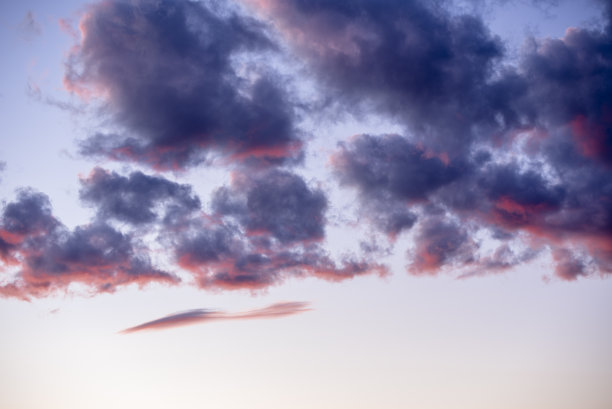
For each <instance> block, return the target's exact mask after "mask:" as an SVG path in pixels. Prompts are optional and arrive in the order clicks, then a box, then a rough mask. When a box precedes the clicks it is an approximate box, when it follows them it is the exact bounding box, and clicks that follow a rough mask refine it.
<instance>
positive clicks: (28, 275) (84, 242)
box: [0, 0, 612, 325]
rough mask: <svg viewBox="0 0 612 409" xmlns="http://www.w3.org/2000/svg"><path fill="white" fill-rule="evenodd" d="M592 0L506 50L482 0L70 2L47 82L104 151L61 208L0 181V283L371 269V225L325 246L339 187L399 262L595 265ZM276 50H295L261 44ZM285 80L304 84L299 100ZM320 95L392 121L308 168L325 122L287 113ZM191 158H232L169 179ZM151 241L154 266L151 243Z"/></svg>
mask: <svg viewBox="0 0 612 409" xmlns="http://www.w3.org/2000/svg"><path fill="white" fill-rule="evenodd" d="M606 7H607V8H604V13H603V19H604V20H603V24H602V25H601V26H599V27H596V26H594V27H591V28H569V29H568V30H567V31H566V33H565V35H564V36H563V37H562V38H547V39H538V38H534V37H531V38H528V39H527V41H526V45H525V47H524V48H523V50H522V52H521V55H520V56H519V58H515V59H510V58H508V57H507V55H506V50H505V48H504V42H503V39H501V38H499V37H497V36H495V35H494V34H492V33H491V31H490V30H489V28H488V27H487V22H486V21H485V20H484V19H483V17H482V16H479V15H475V14H474V15H471V14H461V13H459V12H457V8H456V7H453V4H452V2H450V1H436V2H424V1H414V0H387V1H375V0H355V1H352V2H345V1H340V0H321V1H304V0H283V1H281V0H242V1H240V2H239V3H227V4H220V3H218V2H213V1H210V2H209V1H202V2H189V1H172V2H170V1H159V2H149V1H144V0H142V1H141V0H138V1H133V2H124V1H118V0H117V1H111V0H108V1H103V2H100V3H96V4H94V5H91V6H89V7H87V8H86V11H85V12H84V14H83V16H82V19H81V21H80V24H79V27H80V37H78V38H77V39H76V41H77V42H76V44H75V45H74V47H73V48H72V49H71V50H70V52H69V54H68V59H67V63H66V72H65V80H64V83H65V86H66V88H67V90H68V92H70V93H73V94H75V95H77V96H78V97H79V98H82V99H83V101H84V103H85V104H90V105H92V106H95V107H97V108H99V109H98V110H96V111H95V112H96V113H97V116H96V120H97V124H98V125H96V126H93V127H92V129H93V131H92V132H91V134H89V135H87V136H86V137H85V138H84V139H82V138H81V139H80V142H79V147H80V150H81V152H82V153H83V154H84V155H85V156H91V155H93V156H96V157H98V158H103V159H108V160H113V161H119V162H122V164H123V165H124V166H125V167H124V171H122V172H116V171H110V170H106V169H105V168H104V165H101V166H99V167H96V168H94V169H93V170H92V171H91V173H90V174H89V175H88V176H86V177H83V178H81V180H80V183H81V190H80V199H81V201H82V204H83V205H85V206H89V207H91V208H93V209H94V212H95V215H94V217H93V218H92V220H91V221H90V222H89V223H87V224H84V225H81V226H78V227H76V228H74V229H68V228H67V227H66V226H64V225H63V224H62V222H61V221H59V220H57V218H55V217H54V216H53V212H52V209H51V203H50V201H49V199H48V198H47V196H45V195H44V194H43V193H39V192H35V191H32V190H28V189H22V190H21V191H19V192H18V193H17V197H16V199H15V200H13V201H9V202H8V203H5V204H4V206H3V208H2V218H1V224H0V258H1V260H2V263H3V268H4V272H3V273H2V281H0V294H2V295H3V296H13V297H20V298H24V299H29V298H32V297H42V296H46V295H49V294H52V293H53V292H55V291H70V290H71V289H72V288H73V287H74V286H72V284H73V283H74V284H76V286H77V287H78V286H81V287H83V286H84V287H85V288H86V289H87V290H88V291H90V292H92V293H96V292H100V291H114V290H115V289H116V288H118V287H121V286H124V285H128V284H131V283H136V284H139V285H144V284H147V283H150V282H161V283H166V284H176V283H178V282H179V281H181V282H186V283H189V284H191V285H195V286H197V287H200V288H203V289H246V290H250V291H253V290H258V289H262V288H266V287H268V286H271V285H276V284H279V283H282V282H283V281H284V280H286V279H289V278H300V277H319V278H323V279H327V280H330V281H340V280H344V279H350V278H353V277H355V276H359V275H364V274H378V275H385V274H387V273H388V270H389V268H388V267H387V266H386V265H385V264H384V262H383V261H381V259H380V258H382V257H383V255H381V252H380V251H376V246H375V245H367V244H364V243H362V246H361V247H359V248H358V249H357V250H355V251H353V252H352V253H350V252H349V253H346V254H344V255H341V256H338V255H337V254H332V253H333V252H332V251H330V250H331V248H332V247H334V244H335V243H331V242H330V237H329V230H330V225H333V227H334V228H338V227H339V228H340V229H342V228H347V229H351V228H353V227H355V226H350V222H346V220H349V219H350V217H348V216H347V218H345V219H343V218H339V217H335V216H334V217H332V216H330V213H333V214H336V213H337V209H338V207H337V206H338V203H335V202H334V199H333V198H334V197H336V196H337V195H334V194H330V193H335V192H336V189H338V188H343V189H348V190H349V191H351V192H352V193H353V194H354V195H355V197H356V202H355V203H353V205H354V206H355V207H356V209H357V210H356V212H357V214H358V216H359V217H360V220H364V221H365V223H363V224H361V225H360V226H358V227H360V228H363V229H365V230H367V232H368V233H367V234H368V236H369V238H371V239H372V243H375V242H380V241H381V240H382V241H386V242H387V244H385V245H384V246H387V247H388V248H389V249H391V250H389V251H396V252H397V251H399V252H405V253H406V258H405V268H406V270H407V271H408V272H409V273H410V274H415V275H422V274H427V275H435V274H438V273H440V272H448V273H451V274H453V275H456V276H457V277H470V276H474V275H479V274H486V273H492V272H502V271H508V270H510V269H512V268H514V267H516V266H518V265H520V264H523V263H526V262H528V261H531V260H534V259H535V258H536V257H540V256H542V257H549V260H550V263H551V265H550V271H551V272H554V273H555V274H556V275H557V276H558V277H559V278H560V279H564V280H575V279H578V278H581V277H586V276H593V275H599V276H609V274H610V273H612V234H611V232H612V102H611V101H612V57H611V56H612V53H611V52H610V50H612V19H611V16H612V9H610V6H609V5H608V6H606ZM283 59H284V60H283ZM288 60H293V62H294V63H295V66H298V67H299V68H298V69H295V66H291V67H290V66H285V65H283V64H282V63H280V62H279V61H288ZM281 72H282V74H281ZM305 76H307V80H308V82H303V81H302V79H303V78H304V77H305ZM295 84H298V85H300V84H301V85H302V86H305V85H304V84H309V85H307V86H305V87H312V89H311V90H310V91H311V93H313V94H316V96H315V97H314V99H315V100H316V102H319V101H323V102H324V103H321V104H320V103H312V99H310V100H308V101H304V100H302V98H303V96H304V95H303V94H301V93H298V92H296V89H297V88H299V87H295V86H294V85H295ZM321 107H323V108H321ZM320 109H322V110H324V111H325V112H320V111H318V110H320ZM322 113H324V114H330V113H331V115H329V116H331V117H334V118H336V117H338V118H341V120H344V119H346V118H350V119H349V120H350V121H353V122H354V123H355V124H357V125H359V124H360V123H361V122H360V121H359V119H360V117H361V116H368V117H372V116H374V117H378V118H383V119H384V121H387V122H391V123H393V124H395V125H397V126H399V129H401V132H398V131H395V133H381V134H371V133H366V132H363V133H358V134H357V135H344V137H345V138H344V140H343V141H342V142H341V143H340V144H339V145H338V146H336V147H335V148H334V149H333V153H332V154H331V156H330V157H329V162H328V163H329V164H330V166H328V167H324V166H320V168H319V169H316V170H315V171H312V170H311V172H310V173H308V171H305V169H304V168H303V167H302V165H303V162H301V160H302V159H303V158H304V157H305V156H306V155H307V154H309V153H310V152H309V151H308V149H309V143H308V142H309V141H310V140H312V139H313V138H318V139H320V140H324V138H325V137H326V135H325V134H315V135H308V133H307V132H306V131H305V130H304V129H302V125H303V124H302V122H301V120H302V119H303V116H305V115H307V114H313V115H315V116H316V117H317V118H325V117H326V116H325V115H319V114H322ZM339 113H340V114H342V115H337V114H339ZM343 115H344V116H343ZM320 125H321V127H320V128H321V129H322V128H324V127H325V125H330V123H325V122H323V123H322V124H320ZM307 135H308V137H306V136H307ZM136 166H141V167H142V168H143V169H148V171H145V172H143V171H136V170H132V169H131V168H132V167H136ZM198 166H218V167H219V169H222V170H226V171H227V172H231V180H230V182H229V183H227V184H225V185H222V184H221V183H220V184H219V185H217V186H214V187H213V188H215V189H214V190H213V189H209V191H210V190H212V191H213V193H212V194H211V195H210V197H200V196H198V194H197V193H196V192H197V186H196V185H193V186H192V185H189V184H188V183H186V182H185V183H183V182H181V181H180V179H181V175H182V174H181V173H180V172H183V171H186V170H187V169H191V168H194V167H198ZM330 170H331V172H330ZM151 171H157V173H156V174H152V173H147V172H151ZM167 171H172V172H173V173H172V174H173V175H174V180H177V179H178V180H179V181H178V182H177V181H173V180H170V179H168V178H167V177H166V176H167V175H164V172H167ZM306 175H315V176H309V177H307V176H306ZM334 212H336V213H334ZM345 222H346V226H343V225H342V223H345ZM350 231H354V229H353V230H350ZM162 233H163V234H162ZM384 246H383V247H384ZM160 247H161V248H163V251H164V254H163V258H164V263H163V265H164V266H165V267H164V268H160V267H157V264H159V263H157V261H156V260H152V259H151V255H152V254H154V253H155V251H157V250H159V249H160ZM214 314H218V313H210V312H206V311H199V310H198V311H192V312H189V313H185V314H180V315H177V316H171V317H167V318H166V319H161V320H159V321H160V324H159V325H163V323H164V322H171V323H174V322H183V320H184V321H185V322H187V321H189V320H196V321H198V320H206V319H212V318H213V317H214V316H215V315H214ZM164 320H166V321H164ZM154 322H156V321H154ZM154 322H153V323H154ZM148 324H150V323H148ZM148 324H143V325H148ZM152 325H153V324H152Z"/></svg>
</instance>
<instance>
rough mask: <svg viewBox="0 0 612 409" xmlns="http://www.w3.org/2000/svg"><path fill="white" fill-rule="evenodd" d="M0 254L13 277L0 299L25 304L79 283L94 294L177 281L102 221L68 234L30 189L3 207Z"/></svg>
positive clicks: (41, 196) (46, 203)
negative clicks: (14, 299) (5, 297)
mask: <svg viewBox="0 0 612 409" xmlns="http://www.w3.org/2000/svg"><path fill="white" fill-rule="evenodd" d="M0 255H1V256H2V261H3V262H4V264H5V265H7V266H12V267H13V268H16V269H17V272H16V274H14V275H13V276H12V277H10V278H8V279H7V280H5V282H4V284H2V285H0V295H3V296H8V297H17V298H22V299H26V300H27V299H30V298H31V297H44V296H47V295H50V294H52V293H54V292H57V291H60V290H63V291H67V290H68V289H69V287H70V286H71V284H81V285H83V286H84V287H85V289H86V290H88V291H90V292H92V293H93V294H96V293H100V292H113V291H115V290H116V288H118V287H121V286H125V285H129V284H138V285H140V286H143V285H146V284H148V283H151V282H160V283H166V284H176V283H178V282H179V279H178V277H176V276H174V275H172V274H170V273H168V272H165V271H162V270H160V269H157V268H155V267H154V266H153V265H152V264H151V262H150V260H149V257H148V255H147V254H146V253H145V252H142V251H140V250H139V249H138V248H137V247H136V246H135V245H134V243H133V241H132V237H131V236H129V235H127V234H124V233H121V232H120V231H118V230H116V229H114V228H113V227H111V226H109V225H108V224H106V223H103V222H96V223H93V224H89V225H84V226H78V227H76V228H75V229H73V230H68V229H67V228H66V227H65V226H63V225H62V224H61V223H60V222H58V221H57V220H56V219H55V218H54V217H53V216H52V214H51V206H50V203H49V199H48V198H47V197H46V196H45V195H44V194H42V193H38V192H34V191H31V190H22V191H20V192H19V195H18V199H17V201H15V202H11V203H9V204H8V205H6V206H5V207H4V209H3V212H2V224H1V225H0Z"/></svg>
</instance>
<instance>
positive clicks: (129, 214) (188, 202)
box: [80, 168, 200, 225]
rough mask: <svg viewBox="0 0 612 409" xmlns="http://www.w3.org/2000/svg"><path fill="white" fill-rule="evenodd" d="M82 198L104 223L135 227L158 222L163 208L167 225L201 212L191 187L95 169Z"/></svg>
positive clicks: (137, 174)
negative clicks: (110, 219) (112, 220)
mask: <svg viewBox="0 0 612 409" xmlns="http://www.w3.org/2000/svg"><path fill="white" fill-rule="evenodd" d="M80 197H81V199H82V200H84V201H85V202H87V203H89V204H91V205H93V206H95V207H97V209H98V217H99V218H100V219H101V220H107V219H109V218H114V219H116V220H119V221H123V222H128V223H131V224H134V225H138V224H144V223H151V222H153V221H156V220H158V219H159V214H158V212H157V209H156V208H157V207H160V206H162V205H163V207H165V209H166V210H165V214H164V216H163V219H164V222H166V223H167V224H173V223H174V222H176V220H177V218H178V217H186V216H187V215H188V214H189V213H191V212H193V211H195V210H198V209H199V208H200V200H199V198H198V197H197V196H195V195H194V193H193V192H192V189H191V187H190V186H188V185H181V184H178V183H175V182H171V181H169V180H167V179H164V178H162V177H156V176H149V175H145V174H143V173H142V172H133V173H131V174H130V175H129V176H128V177H125V176H121V175H118V174H117V173H115V172H107V171H105V170H103V169H100V168H95V169H94V170H93V171H92V173H91V174H90V175H89V177H88V178H86V179H83V180H81V192H80Z"/></svg>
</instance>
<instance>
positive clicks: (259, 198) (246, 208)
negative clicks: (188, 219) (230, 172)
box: [213, 169, 327, 243]
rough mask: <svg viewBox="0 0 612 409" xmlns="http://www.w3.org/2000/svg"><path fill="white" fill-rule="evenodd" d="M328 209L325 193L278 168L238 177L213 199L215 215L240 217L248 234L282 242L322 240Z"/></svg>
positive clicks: (220, 190)
mask: <svg viewBox="0 0 612 409" xmlns="http://www.w3.org/2000/svg"><path fill="white" fill-rule="evenodd" d="M326 208H327V198H326V197H325V195H324V193H323V192H322V191H321V190H316V189H311V188H310V187H308V186H307V185H306V183H305V182H304V180H303V179H302V178H301V177H300V176H298V175H296V174H293V173H290V172H287V171H282V170H277V169H274V170H270V171H266V172H264V173H261V174H257V175H254V174H253V175H246V174H245V175H243V176H237V177H235V181H234V185H233V186H231V187H230V188H229V189H228V188H221V189H219V190H217V191H216V192H215V194H214V197H213V209H214V210H215V212H217V213H218V214H220V215H229V216H234V217H236V218H237V220H239V222H240V223H241V224H242V225H243V227H244V228H245V230H246V232H247V234H260V233H264V234H270V235H271V236H272V237H274V238H275V239H277V240H278V241H280V242H282V243H292V242H296V241H309V240H315V241H316V240H320V239H322V238H323V236H324V234H325V233H324V224H325V215H324V212H325V210H326Z"/></svg>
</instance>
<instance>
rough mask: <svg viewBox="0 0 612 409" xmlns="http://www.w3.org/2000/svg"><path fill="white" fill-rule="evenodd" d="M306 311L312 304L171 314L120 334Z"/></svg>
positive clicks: (273, 305)
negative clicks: (229, 311) (235, 310)
mask: <svg viewBox="0 0 612 409" xmlns="http://www.w3.org/2000/svg"><path fill="white" fill-rule="evenodd" d="M306 311H310V304H309V303H307V302H281V303H276V304H272V305H270V306H268V307H265V308H259V309H255V310H250V311H244V312H236V313H228V312H222V311H211V310H204V309H195V310H189V311H185V312H180V313H176V314H171V315H168V316H165V317H162V318H159V319H156V320H153V321H149V322H145V323H144V324H140V325H136V326H134V327H130V328H127V329H124V330H122V331H120V332H119V333H120V334H131V333H134V332H140V331H151V330H165V329H170V328H175V327H183V326H187V325H195V324H202V323H205V322H209V321H227V320H251V319H262V318H281V317H286V316H289V315H295V314H300V313H302V312H306Z"/></svg>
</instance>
